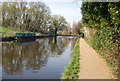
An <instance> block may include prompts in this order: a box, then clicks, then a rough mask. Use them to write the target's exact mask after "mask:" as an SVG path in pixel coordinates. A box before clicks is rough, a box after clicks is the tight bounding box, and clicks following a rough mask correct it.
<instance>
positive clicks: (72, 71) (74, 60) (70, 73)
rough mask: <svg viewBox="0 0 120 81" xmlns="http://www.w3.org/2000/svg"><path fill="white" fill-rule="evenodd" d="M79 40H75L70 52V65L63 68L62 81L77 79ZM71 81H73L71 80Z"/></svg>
mask: <svg viewBox="0 0 120 81" xmlns="http://www.w3.org/2000/svg"><path fill="white" fill-rule="evenodd" d="M79 48H80V47H79V39H78V40H77V42H76V44H75V46H74V48H73V50H72V57H71V61H70V64H69V65H68V66H67V67H65V69H64V72H63V74H62V80H63V81H66V80H68V79H69V80H70V79H78V72H79V68H80V64H79V59H80V53H79V50H80V49H79ZM72 81H73V80H72Z"/></svg>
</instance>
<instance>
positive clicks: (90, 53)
mask: <svg viewBox="0 0 120 81" xmlns="http://www.w3.org/2000/svg"><path fill="white" fill-rule="evenodd" d="M78 75H79V79H115V78H116V77H115V76H114V75H113V74H112V69H111V68H110V67H108V65H107V63H106V61H105V60H104V59H103V58H101V57H100V55H99V54H97V53H96V52H95V50H94V49H93V48H92V47H90V46H89V45H88V44H87V43H86V42H85V41H84V40H83V39H82V38H80V72H79V74H78Z"/></svg>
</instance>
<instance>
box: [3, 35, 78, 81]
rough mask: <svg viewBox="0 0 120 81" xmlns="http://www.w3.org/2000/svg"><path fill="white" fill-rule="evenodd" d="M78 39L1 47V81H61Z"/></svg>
mask: <svg viewBox="0 0 120 81" xmlns="http://www.w3.org/2000/svg"><path fill="white" fill-rule="evenodd" d="M76 40H77V38H75V37H61V36H58V37H57V38H54V37H53V38H41V39H36V40H34V41H33V40H32V41H22V42H7V43H2V79H60V78H61V75H62V73H63V71H64V68H65V67H66V66H67V65H68V64H69V62H70V57H71V54H72V48H73V46H74V44H75V41H76Z"/></svg>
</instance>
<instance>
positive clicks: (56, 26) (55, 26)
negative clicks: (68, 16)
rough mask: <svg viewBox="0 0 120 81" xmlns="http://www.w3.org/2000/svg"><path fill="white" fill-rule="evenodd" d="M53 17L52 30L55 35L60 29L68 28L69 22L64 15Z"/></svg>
mask: <svg viewBox="0 0 120 81" xmlns="http://www.w3.org/2000/svg"><path fill="white" fill-rule="evenodd" d="M51 19H52V21H51V28H50V30H53V32H54V35H57V34H58V33H57V32H58V31H63V30H64V29H65V28H67V22H66V20H65V18H64V17H63V16H60V15H53V16H52V17H51Z"/></svg>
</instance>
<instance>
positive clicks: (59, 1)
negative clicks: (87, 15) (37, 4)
mask: <svg viewBox="0 0 120 81" xmlns="http://www.w3.org/2000/svg"><path fill="white" fill-rule="evenodd" d="M41 1H42V2H44V3H45V4H46V5H47V6H48V7H50V9H51V12H52V15H54V14H59V15H62V16H64V17H65V18H66V20H67V21H68V22H70V23H72V22H73V21H76V22H77V21H79V20H81V18H82V15H81V10H80V7H81V4H82V2H79V3H78V4H75V3H74V1H75V0H41Z"/></svg>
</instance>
